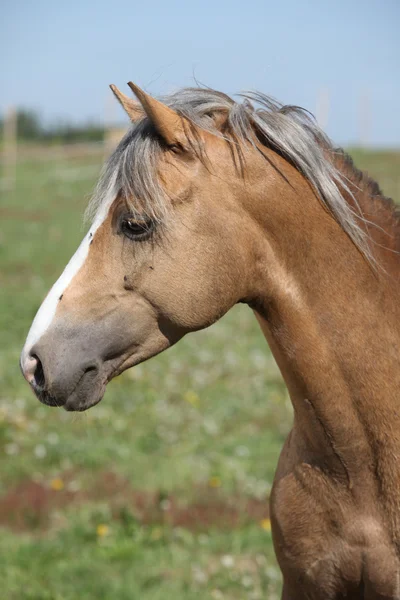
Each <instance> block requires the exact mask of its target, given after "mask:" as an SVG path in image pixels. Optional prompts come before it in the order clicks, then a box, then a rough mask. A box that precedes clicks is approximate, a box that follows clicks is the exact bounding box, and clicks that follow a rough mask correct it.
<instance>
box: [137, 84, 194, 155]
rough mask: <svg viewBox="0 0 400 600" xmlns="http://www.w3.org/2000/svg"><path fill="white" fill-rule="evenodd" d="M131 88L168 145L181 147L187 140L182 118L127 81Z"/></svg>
mask: <svg viewBox="0 0 400 600" xmlns="http://www.w3.org/2000/svg"><path fill="white" fill-rule="evenodd" d="M128 85H129V87H130V88H131V90H132V91H133V92H134V94H135V95H136V96H137V98H138V99H139V101H140V103H141V105H142V106H143V110H144V111H145V113H146V115H147V116H148V118H149V119H150V120H151V122H152V123H153V125H154V127H155V128H156V129H157V131H158V133H159V134H160V135H161V137H162V138H163V140H164V142H165V143H166V144H167V145H168V146H179V147H181V148H183V147H184V146H185V142H186V141H187V136H186V133H185V127H184V122H183V118H182V117H180V116H179V115H178V113H176V112H175V111H174V110H172V108H169V106H166V105H165V104H163V103H162V102H160V101H159V100H156V99H155V98H153V97H152V96H149V94H146V92H144V91H143V90H141V89H140V88H139V87H138V86H137V85H135V84H134V83H132V82H131V81H130V82H129V83H128Z"/></svg>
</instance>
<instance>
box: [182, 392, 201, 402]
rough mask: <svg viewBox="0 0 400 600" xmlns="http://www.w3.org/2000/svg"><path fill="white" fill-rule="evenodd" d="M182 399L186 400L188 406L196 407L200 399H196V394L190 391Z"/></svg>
mask: <svg viewBox="0 0 400 600" xmlns="http://www.w3.org/2000/svg"><path fill="white" fill-rule="evenodd" d="M183 398H184V399H185V400H186V402H189V404H191V405H192V406H198V405H199V402H200V398H199V397H198V395H197V394H196V392H193V391H192V390H188V391H187V392H186V393H185V394H184V396H183Z"/></svg>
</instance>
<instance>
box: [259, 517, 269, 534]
mask: <svg viewBox="0 0 400 600" xmlns="http://www.w3.org/2000/svg"><path fill="white" fill-rule="evenodd" d="M260 525H261V527H262V528H263V529H264V530H265V531H271V521H270V520H269V519H262V520H261V521H260Z"/></svg>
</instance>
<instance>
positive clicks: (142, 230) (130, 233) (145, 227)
mask: <svg viewBox="0 0 400 600" xmlns="http://www.w3.org/2000/svg"><path fill="white" fill-rule="evenodd" d="M152 230H153V222H152V221H150V219H135V218H133V217H124V218H123V219H122V220H121V233H123V234H124V235H126V237H128V238H129V239H131V240H144V239H146V238H148V237H149V235H150V234H151V232H152Z"/></svg>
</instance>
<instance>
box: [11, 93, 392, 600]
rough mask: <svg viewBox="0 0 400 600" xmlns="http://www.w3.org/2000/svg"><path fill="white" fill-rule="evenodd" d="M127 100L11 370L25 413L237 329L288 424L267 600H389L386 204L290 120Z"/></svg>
mask: <svg viewBox="0 0 400 600" xmlns="http://www.w3.org/2000/svg"><path fill="white" fill-rule="evenodd" d="M128 85H129V86H130V88H131V89H132V91H133V92H134V94H135V96H136V99H134V98H132V97H130V96H127V95H125V94H123V93H122V92H121V91H120V90H119V89H118V88H117V87H115V86H111V89H112V90H113V92H114V94H115V96H116V98H117V99H118V101H119V102H120V103H121V105H122V106H123V108H124V109H125V111H126V113H127V115H128V116H129V118H130V120H131V122H132V126H131V128H130V129H129V131H128V133H127V134H126V136H125V137H124V138H123V139H122V141H121V142H120V144H119V145H118V147H117V148H116V150H115V151H114V153H113V154H112V155H111V157H110V159H109V160H108V162H107V164H106V166H105V167H104V169H103V172H102V175H101V177H100V179H99V182H98V184H97V187H96V190H95V192H94V194H93V197H92V200H91V201H90V205H89V212H90V215H91V219H92V220H91V223H92V224H91V226H90V229H89V230H88V233H87V234H86V236H85V237H84V239H83V241H82V243H81V245H80V246H79V248H78V250H77V251H76V253H75V254H74V256H73V257H72V259H71V260H70V262H69V263H68V265H67V266H66V268H65V270H64V272H63V273H62V275H61V276H60V278H59V279H58V281H57V282H56V283H55V284H54V286H53V287H52V289H51V290H50V292H49V293H48V295H47V297H46V298H45V300H44V302H43V304H42V306H41V307H40V309H39V311H38V313H37V315H36V317H35V319H34V321H33V323H32V326H31V329H30V331H29V334H28V336H27V339H26V342H25V345H24V348H23V350H22V354H21V361H20V362H21V368H22V372H23V374H24V376H25V378H26V379H27V381H28V382H29V384H30V386H31V388H32V389H33V391H34V393H35V394H36V396H37V397H38V399H39V400H40V401H41V402H43V403H44V404H47V405H49V406H63V407H64V408H65V409H66V410H68V411H84V410H86V409H88V408H89V407H91V406H94V405H95V404H97V403H98V402H99V401H100V400H101V399H102V397H103V394H104V392H105V388H106V385H107V383H108V382H109V381H110V380H111V379H112V378H113V377H116V376H117V375H118V374H120V373H122V372H123V371H125V369H128V368H130V367H133V366H134V365H137V364H139V363H141V362H142V361H144V360H147V359H149V358H151V357H153V356H155V355H156V354H158V353H160V352H163V351H164V350H166V349H167V348H169V347H171V346H172V345H173V344H175V343H177V342H178V341H179V340H180V339H181V338H182V337H183V336H184V335H186V334H187V333H189V332H195V331H197V330H200V329H203V328H206V327H208V326H210V325H211V324H213V323H215V322H216V321H218V319H220V318H221V317H222V316H223V315H224V314H225V313H226V312H227V311H228V310H229V309H230V308H231V307H233V306H234V305H235V304H237V303H239V302H240V303H245V304H247V305H248V306H249V307H250V309H252V311H253V312H254V315H255V317H256V319H257V321H258V322H259V325H260V327H261V330H262V332H263V333H264V335H265V338H266V340H267V342H268V344H269V346H270V348H271V351H272V353H273V355H274V357H275V360H276V362H277V364H278V366H279V369H280V371H281V373H282V375H283V378H284V380H285V383H286V385H287V388H288V391H289V394H290V398H291V402H292V404H293V410H294V420H293V428H292V430H291V432H290V434H289V435H288V437H287V439H286V441H285V443H284V446H283V449H282V452H281V455H280V458H279V461H278V466H277V470H276V475H275V478H274V483H273V488H272V492H271V496H270V514H271V524H272V536H273V542H274V548H275V552H276V556H277V560H278V563H279V565H280V568H281V571H282V575H283V594H282V598H283V600H294V599H296V600H311V599H312V600H338V599H341V598H343V599H344V598H346V599H361V598H365V599H369V600H373V599H374V600H375V599H378V598H379V599H383V598H385V599H394V598H400V577H399V572H400V571H399V566H400V559H399V553H400V461H399V456H400V404H399V390H400V370H399V368H398V360H399V351H400V303H399V301H398V298H399V294H400V280H399V276H398V275H399V271H400V259H399V250H400V234H399V217H398V214H397V212H396V209H395V205H394V203H393V201H391V200H389V199H387V198H385V197H384V196H383V194H382V192H381V191H380V189H379V187H378V185H377V184H376V183H375V182H373V181H372V180H371V179H369V177H368V176H367V175H366V174H364V173H362V172H360V171H358V170H357V169H356V167H355V166H354V165H353V163H352V161H351V159H350V158H349V157H348V156H347V155H346V154H345V153H344V152H343V151H342V150H340V149H336V148H335V147H334V146H333V144H332V142H331V141H330V140H329V139H328V138H327V136H326V135H325V134H324V133H323V132H322V131H321V130H320V128H319V127H318V126H317V124H316V123H315V121H314V120H313V118H312V116H310V115H309V114H308V113H307V111H305V110H303V109H301V108H299V107H296V106H284V105H281V104H279V103H278V102H276V101H274V100H272V99H271V98H269V97H268V96H265V95H263V94H261V93H248V94H244V95H243V96H242V98H241V99H240V100H238V101H234V100H233V99H231V98H230V97H229V96H227V95H225V94H223V93H221V92H217V91H214V90H212V89H208V88H188V89H183V90H180V91H178V92H176V93H174V94H172V95H170V96H168V97H165V98H162V99H156V98H154V97H152V96H150V95H149V94H148V93H146V92H145V91H143V90H142V89H140V88H139V87H138V86H136V85H134V84H133V83H131V82H130V83H129V84H128Z"/></svg>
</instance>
